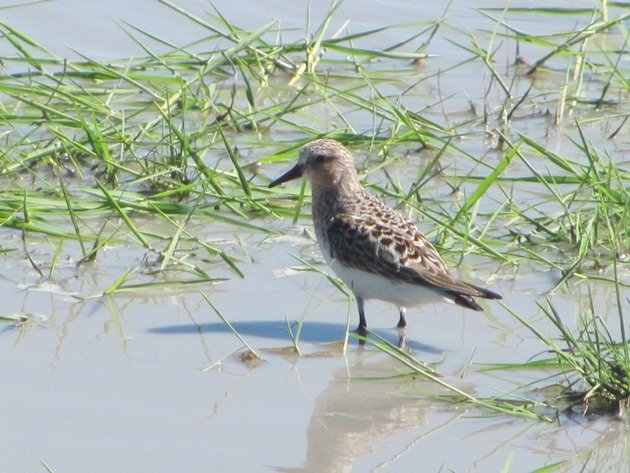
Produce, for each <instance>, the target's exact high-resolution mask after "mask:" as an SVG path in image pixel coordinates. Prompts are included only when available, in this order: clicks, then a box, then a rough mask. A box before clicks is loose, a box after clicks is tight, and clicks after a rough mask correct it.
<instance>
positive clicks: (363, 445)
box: [275, 363, 428, 473]
mask: <svg viewBox="0 0 630 473" xmlns="http://www.w3.org/2000/svg"><path fill="white" fill-rule="evenodd" d="M348 373H349V372H348V371H347V370H345V369H342V370H339V371H338V372H336V373H335V374H334V375H333V376H332V377H331V381H330V384H329V385H328V387H327V388H326V389H325V390H324V391H323V392H322V393H321V394H320V395H319V397H318V398H317V400H316V401H315V408H314V410H313V413H312V414H311V418H310V422H309V426H308V429H307V432H306V441H307V449H306V458H305V460H304V463H303V464H302V466H301V467H297V468H284V467H276V468H275V470H276V471H280V472H336V473H338V472H345V471H351V470H352V469H353V467H354V465H355V464H356V463H357V462H359V461H361V459H364V458H366V457H368V456H369V455H370V454H371V453H372V452H373V451H374V449H375V444H376V443H377V442H378V441H379V440H383V439H387V438H390V437H391V438H394V437H396V436H398V435H400V433H401V432H403V431H405V430H409V429H414V428H417V427H419V426H422V425H424V424H425V423H426V412H427V409H428V406H427V403H426V400H421V399H419V398H418V397H416V396H411V395H410V394H409V390H410V388H411V383H412V382H413V381H412V380H410V379H407V378H389V379H387V378H384V376H387V375H391V366H389V367H387V368H386V367H385V365H384V364H382V363H381V364H378V363H372V364H367V365H362V366H359V367H354V368H351V369H350V376H349V375H348ZM379 376H383V378H382V379H374V377H379ZM361 378H370V379H361Z"/></svg>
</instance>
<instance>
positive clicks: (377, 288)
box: [269, 139, 501, 347]
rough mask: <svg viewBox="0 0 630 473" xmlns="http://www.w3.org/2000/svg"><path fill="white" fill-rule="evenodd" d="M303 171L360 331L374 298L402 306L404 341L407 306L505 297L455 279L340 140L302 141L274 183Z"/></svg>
mask: <svg viewBox="0 0 630 473" xmlns="http://www.w3.org/2000/svg"><path fill="white" fill-rule="evenodd" d="M302 176H305V177H306V178H307V179H308V180H309V182H310V185H311V190H312V198H313V204H312V208H313V210H312V212H313V223H314V225H315V234H316V235H317V241H318V243H319V247H320V249H321V252H322V255H323V257H324V259H325V260H326V262H327V263H328V265H329V266H330V267H331V269H332V270H333V271H334V272H335V274H337V276H339V277H340V278H341V280H342V281H343V282H344V284H345V285H346V286H348V287H349V288H350V289H351V290H352V292H353V294H354V297H355V299H356V301H357V306H358V309H359V328H358V330H357V332H358V333H359V334H360V335H363V336H365V335H366V333H367V330H366V329H367V322H366V320H365V310H364V307H363V304H364V301H366V300H368V299H379V300H382V301H387V302H391V303H393V304H396V305H397V306H398V308H399V310H400V319H399V320H398V327H399V329H400V338H399V345H400V346H401V347H402V346H404V343H405V334H404V332H405V330H404V329H405V327H406V326H407V321H406V320H405V307H408V306H416V305H421V304H425V303H430V302H438V301H446V302H451V303H455V304H458V305H461V306H463V307H467V308H469V309H473V310H478V311H480V310H483V309H482V308H481V306H480V305H479V304H477V302H475V299H474V298H475V297H481V298H484V299H501V296H500V295H499V294H496V293H494V292H492V291H490V290H488V289H484V288H482V287H479V286H475V285H473V284H469V283H467V282H464V281H460V280H459V279H456V278H455V277H454V276H453V275H452V274H451V272H450V271H449V270H448V268H447V267H446V265H445V264H444V262H443V261H442V258H440V255H439V254H438V252H437V251H436V250H435V248H433V246H432V245H431V243H429V241H428V240H427V239H426V237H425V236H424V235H423V234H422V233H421V232H420V230H418V228H416V226H415V225H414V224H413V223H411V221H409V220H407V219H406V218H405V217H403V216H402V215H401V214H400V213H398V212H397V211H395V210H393V209H391V208H389V207H388V206H387V205H385V203H384V202H383V201H382V200H380V199H379V198H377V197H376V196H374V195H372V194H371V193H369V192H368V191H367V190H365V189H364V188H363V187H362V186H361V184H360V183H359V179H358V178H357V172H356V170H355V168H354V161H353V160H352V156H351V155H350V152H349V151H348V150H347V149H346V147H345V146H343V145H342V144H340V143H338V142H337V141H334V140H327V139H322V140H315V141H312V142H311V143H309V144H307V145H305V146H303V147H302V148H301V149H300V156H299V159H298V163H297V164H296V165H295V166H294V167H293V168H292V169H291V170H289V171H288V172H287V173H285V174H283V175H282V176H280V177H279V178H278V179H276V180H275V181H273V182H272V183H271V184H269V187H274V186H277V185H278V184H282V183H283V182H286V181H289V180H291V179H296V178H299V177H302Z"/></svg>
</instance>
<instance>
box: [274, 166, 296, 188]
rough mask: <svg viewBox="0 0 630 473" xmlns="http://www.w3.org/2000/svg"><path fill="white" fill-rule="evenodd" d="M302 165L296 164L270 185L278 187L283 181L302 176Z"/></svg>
mask: <svg viewBox="0 0 630 473" xmlns="http://www.w3.org/2000/svg"><path fill="white" fill-rule="evenodd" d="M302 173H303V170H302V166H300V165H299V164H296V165H295V166H293V167H292V168H291V169H289V171H288V172H286V173H284V174H283V175H282V176H280V177H279V178H278V179H276V180H275V181H273V182H272V183H271V184H269V187H276V186H277V185H278V184H282V183H283V182H287V181H290V180H291V179H297V178H298V177H302Z"/></svg>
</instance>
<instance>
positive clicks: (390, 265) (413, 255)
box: [326, 213, 486, 297]
mask: <svg viewBox="0 0 630 473" xmlns="http://www.w3.org/2000/svg"><path fill="white" fill-rule="evenodd" d="M396 216H397V217H399V216H398V215H396ZM398 220H399V221H398V222H397V223H398V225H396V226H392V225H389V224H387V225H386V224H384V223H381V222H379V221H378V219H376V218H371V217H369V216H364V215H359V216H357V215H351V214H345V213H341V214H337V215H335V216H334V217H333V218H332V219H331V220H330V221H329V223H328V226H327V229H326V237H327V239H328V243H329V247H330V252H331V255H330V256H331V257H332V258H334V259H336V260H337V261H339V262H340V263H342V264H344V265H345V266H349V267H352V268H356V269H361V270H363V271H368V272H371V273H376V274H383V275H385V276H388V277H390V278H392V279H395V280H398V281H400V282H407V283H411V284H418V285H421V286H428V287H433V288H435V289H438V290H443V291H444V292H445V293H448V294H452V295H453V296H464V297H466V296H477V297H486V296H485V294H484V292H483V290H482V288H478V287H476V286H474V285H472V284H468V283H465V282H463V281H459V280H458V279H456V278H455V277H453V275H452V274H451V273H450V271H449V270H448V268H447V267H446V265H445V264H444V262H443V261H442V258H440V255H439V254H438V253H437V251H436V250H435V248H433V246H432V245H431V243H430V242H429V241H428V240H427V239H426V238H425V237H424V235H422V233H420V231H419V230H418V229H417V228H416V227H415V225H413V224H412V223H411V222H408V221H406V220H404V219H403V218H402V217H399V218H398Z"/></svg>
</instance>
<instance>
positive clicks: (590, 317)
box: [507, 286, 630, 416]
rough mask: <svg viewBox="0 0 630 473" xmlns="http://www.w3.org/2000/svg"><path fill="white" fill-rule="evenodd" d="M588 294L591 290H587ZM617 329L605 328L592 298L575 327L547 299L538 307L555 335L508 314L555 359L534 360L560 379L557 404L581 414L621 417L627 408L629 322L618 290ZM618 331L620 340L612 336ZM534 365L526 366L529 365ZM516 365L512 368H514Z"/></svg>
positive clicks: (629, 402)
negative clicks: (527, 330)
mask: <svg viewBox="0 0 630 473" xmlns="http://www.w3.org/2000/svg"><path fill="white" fill-rule="evenodd" d="M589 295H590V292H589ZM616 303H617V310H618V314H617V316H618V320H617V323H618V329H617V328H612V327H609V326H608V325H607V323H606V322H605V321H604V319H603V318H602V317H600V316H599V315H597V309H596V308H595V304H594V303H593V297H592V295H590V304H589V305H588V306H586V307H580V309H579V314H578V322H577V327H576V328H575V329H572V328H570V327H569V326H568V324H567V323H566V322H565V320H564V319H563V317H562V316H561V315H560V314H559V313H558V311H557V310H556V308H555V307H554V305H553V303H552V302H551V301H549V300H548V301H547V303H546V304H544V305H542V304H541V305H540V308H541V310H542V313H543V314H544V316H545V317H546V318H547V320H549V321H550V322H551V323H552V324H553V326H554V327H555V329H556V330H557V335H556V336H550V335H547V334H545V333H543V332H542V331H541V330H540V329H538V328H537V327H536V326H534V324H532V323H531V322H529V321H527V320H526V319H525V318H524V317H522V316H521V315H519V314H518V313H517V312H516V311H514V310H512V309H509V308H507V309H508V311H509V312H510V313H511V314H512V315H513V316H514V317H515V318H516V319H517V320H519V322H521V323H522V324H523V325H524V326H525V327H527V328H528V329H529V330H530V331H531V332H532V333H533V334H534V335H535V336H536V337H537V338H538V339H539V340H540V341H541V342H542V343H543V344H544V345H545V346H546V348H547V351H548V352H550V353H552V354H553V355H554V358H548V359H544V360H537V361H536V362H535V364H536V368H537V369H540V368H557V369H559V371H560V375H559V376H561V377H562V378H563V386H564V389H563V393H562V394H561V396H560V397H559V398H558V399H557V400H556V402H557V403H558V404H564V405H566V406H567V407H566V409H579V410H580V411H581V412H583V413H591V412H594V413H606V414H611V415H615V416H622V415H625V414H626V413H627V412H628V408H629V407H630V343H629V342H628V339H627V335H626V330H627V318H626V317H625V315H624V312H623V306H624V303H630V299H628V298H626V300H625V301H624V300H622V295H621V291H620V288H619V286H617V290H616ZM613 333H618V334H619V335H618V338H617V337H615V336H614V335H612V334H613ZM531 364H532V362H530V363H527V364H526V365H524V366H528V365H531ZM514 367H515V366H512V368H514Z"/></svg>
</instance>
